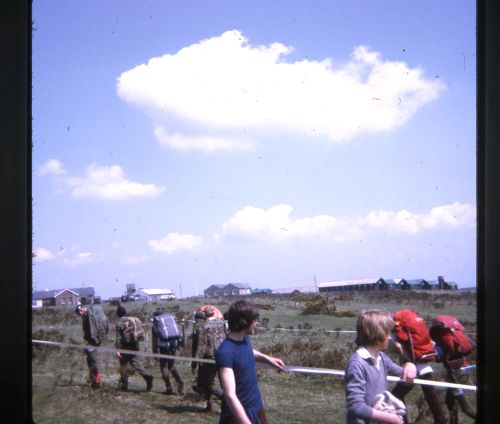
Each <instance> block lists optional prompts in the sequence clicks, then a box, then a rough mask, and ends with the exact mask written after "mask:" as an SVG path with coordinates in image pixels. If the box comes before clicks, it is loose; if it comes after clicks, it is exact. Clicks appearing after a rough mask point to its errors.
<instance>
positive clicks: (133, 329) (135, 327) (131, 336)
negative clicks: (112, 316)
mask: <svg viewBox="0 0 500 424" xmlns="http://www.w3.org/2000/svg"><path fill="white" fill-rule="evenodd" d="M116 315H117V317H118V323H117V324H116V343H115V346H116V348H117V349H125V350H133V351H139V348H140V346H139V342H140V341H141V340H144V329H143V327H142V323H141V320H140V319H139V318H136V317H128V316H127V311H126V309H125V308H124V307H123V306H118V308H116ZM116 356H118V358H119V362H120V382H119V388H120V389H121V390H123V391H127V390H128V375H129V372H128V369H127V368H128V367H127V365H128V364H130V365H131V366H132V367H133V368H134V370H136V371H137V372H138V373H139V374H140V375H141V376H142V377H143V378H144V380H145V381H146V390H147V391H148V392H149V391H150V390H151V389H152V388H153V376H152V375H151V374H149V373H148V372H147V371H146V370H145V369H144V366H143V365H142V363H141V361H139V359H137V355H135V354H133V353H125V352H123V353H121V352H117V353H116Z"/></svg>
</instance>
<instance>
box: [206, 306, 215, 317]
mask: <svg viewBox="0 0 500 424" xmlns="http://www.w3.org/2000/svg"><path fill="white" fill-rule="evenodd" d="M214 315H215V311H214V308H212V307H211V306H207V307H206V308H205V316H206V317H207V318H211V317H213V316H214Z"/></svg>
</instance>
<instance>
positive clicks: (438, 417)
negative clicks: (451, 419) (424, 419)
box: [419, 373, 446, 424]
mask: <svg viewBox="0 0 500 424" xmlns="http://www.w3.org/2000/svg"><path fill="white" fill-rule="evenodd" d="M419 378H421V379H423V380H432V373H428V374H424V375H421V376H420V377H419ZM422 391H423V392H424V398H425V400H426V402H427V404H428V405H429V408H430V410H431V413H432V416H433V417H434V423H436V424H446V417H445V414H444V411H443V408H442V405H441V400H440V399H439V397H438V394H437V393H436V390H435V389H434V387H433V386H427V385H422Z"/></svg>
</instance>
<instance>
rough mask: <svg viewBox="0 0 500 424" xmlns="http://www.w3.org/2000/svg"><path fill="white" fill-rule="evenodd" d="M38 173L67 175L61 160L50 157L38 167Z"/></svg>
mask: <svg viewBox="0 0 500 424" xmlns="http://www.w3.org/2000/svg"><path fill="white" fill-rule="evenodd" d="M38 175H41V176H43V175H66V171H65V170H64V168H63V165H62V164H61V162H60V161H59V160H57V159H50V160H48V161H47V162H45V163H44V164H43V165H42V166H40V168H38Z"/></svg>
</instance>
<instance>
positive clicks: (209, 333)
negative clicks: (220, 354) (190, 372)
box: [196, 318, 226, 359]
mask: <svg viewBox="0 0 500 424" xmlns="http://www.w3.org/2000/svg"><path fill="white" fill-rule="evenodd" d="M225 338H226V331H225V324H224V320H223V319H220V318H214V319H207V320H206V321H205V322H204V323H203V325H201V326H200V331H199V335H198V348H197V350H196V357H198V358H212V359H213V358H215V352H216V351H217V349H218V348H219V346H220V345H221V343H222V342H223V341H224V339H225Z"/></svg>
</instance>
